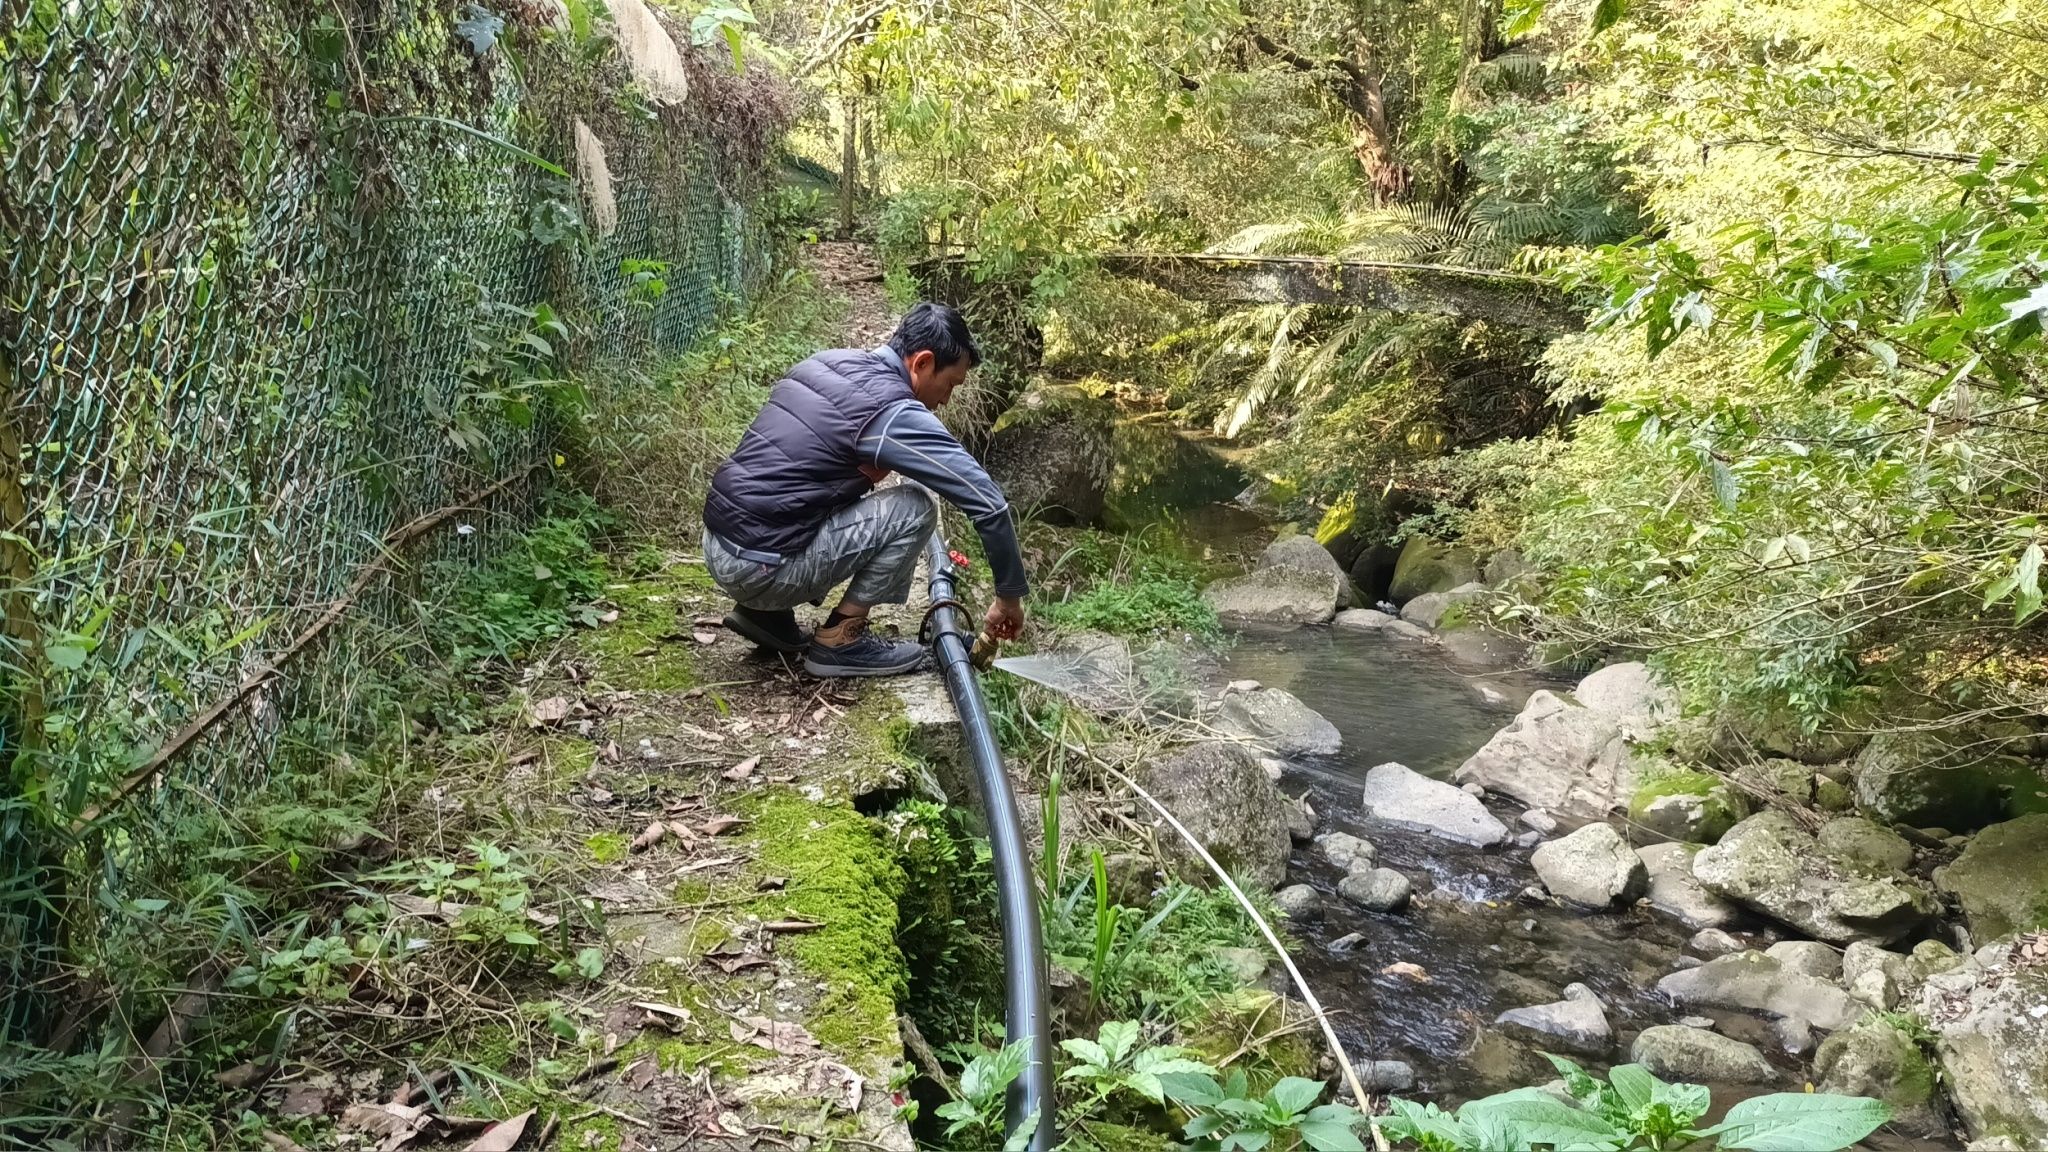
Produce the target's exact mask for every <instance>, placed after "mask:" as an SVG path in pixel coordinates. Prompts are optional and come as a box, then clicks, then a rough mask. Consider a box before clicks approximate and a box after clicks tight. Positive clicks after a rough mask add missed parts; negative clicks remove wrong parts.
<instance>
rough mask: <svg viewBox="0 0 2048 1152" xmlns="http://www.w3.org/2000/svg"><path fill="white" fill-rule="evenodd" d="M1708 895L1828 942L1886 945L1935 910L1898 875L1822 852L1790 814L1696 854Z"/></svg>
mask: <svg viewBox="0 0 2048 1152" xmlns="http://www.w3.org/2000/svg"><path fill="white" fill-rule="evenodd" d="M1692 873H1693V875H1694V876H1696V877H1698V878H1699V882H1700V883H1701V884H1702V885H1703V886H1705V888H1706V889H1707V891H1709V892H1712V893H1714V894H1715V895H1717V896H1720V897H1723V898H1724V899H1728V900H1733V901H1735V902H1736V903H1738V904H1741V905H1743V906H1745V907H1748V908H1752V909H1754V910H1756V911H1758V912H1761V913H1763V914H1764V915H1766V916H1769V917H1771V918H1772V919H1774V920H1777V921H1780V922H1781V923H1785V924H1789V925H1791V926H1792V927H1794V928H1797V929H1799V930H1800V931H1801V932H1804V933H1806V934H1807V935H1809V936H1812V937H1814V938H1815V939H1818V940H1825V941H1827V942H1828V943H1830V944H1837V945H1840V944H1847V943H1849V942H1850V941H1852V940H1873V941H1877V942H1879V943H1890V942H1891V941H1894V940H1898V939H1902V938H1904V937H1907V936H1911V935H1914V934H1915V933H1917V932H1919V931H1920V930H1922V929H1923V928H1925V927H1926V926H1927V924H1928V923H1929V921H1931V920H1932V918H1933V916H1934V913H1935V907H1936V905H1935V900H1934V896H1933V893H1931V892H1929V891H1928V890H1927V889H1926V888H1925V887H1924V886H1922V885H1921V884H1920V883H1919V882H1918V881H1916V880H1914V879H1912V878H1910V877H1908V876H1905V875H1904V874H1901V873H1897V872H1876V871H1874V870H1872V869H1868V868H1865V867H1863V866H1862V865H1861V864H1858V863H1855V862H1850V861H1843V860H1839V859H1837V858H1835V857H1832V856H1829V855H1827V854H1826V853H1825V852H1823V851H1822V850H1821V848H1820V845H1819V844H1818V843H1817V842H1816V841H1815V839H1814V837H1813V836H1812V835H1810V834H1809V833H1808V832H1807V831H1806V830H1805V829H1804V828H1802V827H1801V826H1800V824H1799V822H1798V820H1797V819H1796V818H1795V817H1793V816H1792V815H1791V814H1790V813H1788V812H1782V811H1778V810H1775V809H1774V810H1772V811H1769V812H1762V813H1759V814H1757V815H1755V816H1751V817H1750V818H1749V819H1747V820H1744V821H1743V822H1742V823H1740V824H1737V825H1736V826H1735V827H1734V828H1733V829H1731V830H1730V831H1729V832H1728V834H1727V835H1726V836H1723V837H1722V838H1721V842H1720V843H1718V844H1716V845H1714V846H1713V847H1711V848H1707V849H1705V850H1703V851H1701V852H1700V854H1699V855H1697V856H1695V857H1693V861H1692Z"/></svg>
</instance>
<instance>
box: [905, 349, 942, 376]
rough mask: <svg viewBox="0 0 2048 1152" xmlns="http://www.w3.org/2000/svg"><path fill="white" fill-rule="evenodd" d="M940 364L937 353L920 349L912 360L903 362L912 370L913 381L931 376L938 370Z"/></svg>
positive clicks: (913, 353)
mask: <svg viewBox="0 0 2048 1152" xmlns="http://www.w3.org/2000/svg"><path fill="white" fill-rule="evenodd" d="M938 364H939V357H938V355H937V353H934V352H933V351H932V350H931V349H929V348H920V349H918V350H917V351H915V352H912V353H911V354H910V359H908V360H905V361H904V362H903V366H904V367H905V368H907V369H909V370H910V378H911V379H913V380H918V379H922V378H924V377H927V376H930V375H931V374H932V373H933V372H935V371H937V370H938Z"/></svg>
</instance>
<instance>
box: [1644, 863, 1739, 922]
mask: <svg viewBox="0 0 2048 1152" xmlns="http://www.w3.org/2000/svg"><path fill="white" fill-rule="evenodd" d="M1697 851H1699V849H1697V848H1695V847H1693V846H1692V845H1690V844H1651V845H1648V846H1646V847H1643V848H1638V849H1636V857H1637V858H1638V859H1640V860H1641V861H1642V862H1643V869H1644V871H1645V872H1647V873H1648V874H1649V877H1650V891H1649V896H1650V907H1652V908H1655V909H1656V910H1657V911H1659V912H1662V913H1664V914H1665V915H1667V916H1671V917H1673V918H1675V919H1676V920H1677V921H1678V922H1679V923H1681V924H1683V925H1685V926H1686V927H1687V928H1691V929H1694V930H1696V931H1703V930H1705V929H1708V928H1726V927H1727V926H1728V925H1730V924H1732V923H1734V922H1735V918H1736V915H1737V913H1736V909H1735V905H1733V904H1730V903H1728V902H1727V901H1726V900H1723V899H1721V898H1720V897H1719V896H1716V895H1714V894H1713V893H1712V892H1709V891H1707V890H1706V889H1705V888H1703V887H1701V886H1700V882H1699V880H1698V879H1697V878H1695V877H1694V876H1693V874H1692V857H1693V853H1695V852H1697Z"/></svg>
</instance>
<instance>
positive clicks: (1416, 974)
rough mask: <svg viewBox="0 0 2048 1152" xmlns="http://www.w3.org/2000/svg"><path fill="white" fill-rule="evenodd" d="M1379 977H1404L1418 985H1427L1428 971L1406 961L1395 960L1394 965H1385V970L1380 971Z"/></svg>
mask: <svg viewBox="0 0 2048 1152" xmlns="http://www.w3.org/2000/svg"><path fill="white" fill-rule="evenodd" d="M1380 975H1382V976H1405V977H1407V978H1408V979H1410V980H1414V981H1416V982H1418V983H1422V984H1427V983H1429V971H1428V970H1427V969H1425V968H1424V967H1423V966H1422V965H1420V964H1410V963H1409V962H1407V961H1406V960H1397V961H1395V962H1394V963H1392V964H1389V965H1387V966H1386V967H1385V968H1382V969H1380Z"/></svg>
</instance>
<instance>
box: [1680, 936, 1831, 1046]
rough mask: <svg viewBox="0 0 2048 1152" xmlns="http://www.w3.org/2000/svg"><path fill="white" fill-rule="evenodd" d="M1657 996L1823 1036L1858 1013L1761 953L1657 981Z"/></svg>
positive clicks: (1813, 980)
mask: <svg viewBox="0 0 2048 1152" xmlns="http://www.w3.org/2000/svg"><path fill="white" fill-rule="evenodd" d="M1657 991H1659V992H1662V993H1663V994H1664V995H1665V996H1667V997H1669V998H1670V999H1671V1001H1672V1002H1673V1003H1675V1004H1679V1005H1682V1006H1685V1007H1698V1008H1739V1009H1742V1010H1743V1011H1745V1012H1761V1013H1763V1014H1764V1015H1766V1016H1771V1017H1774V1018H1777V1019H1781V1020H1795V1021H1798V1022H1800V1023H1803V1024H1805V1025H1807V1026H1809V1027H1812V1028H1818V1029H1820V1030H1822V1031H1825V1032H1837V1031H1840V1030H1841V1029H1844V1028H1847V1027H1849V1026H1850V1025H1852V1024H1854V1023H1856V1021H1857V1020H1858V1019H1859V1018H1861V1017H1862V1015H1863V1012H1864V1009H1863V1006H1862V1005H1860V1004H1857V1003H1856V1002H1855V1001H1853V1000H1851V999H1849V994H1848V993H1846V992H1844V991H1842V990H1841V989H1840V988H1839V987H1837V986H1835V985H1834V984H1833V983H1831V982H1829V981H1826V980H1823V979H1821V978H1820V977H1818V976H1810V975H1808V974H1806V973H1804V972H1800V971H1797V970H1795V969H1793V968H1790V967H1788V966H1786V965H1784V964H1781V963H1779V962H1778V961H1776V960H1773V959H1771V958H1770V957H1768V956H1766V955H1764V954H1763V953H1761V952H1738V953H1736V954H1735V955H1733V956H1723V957H1721V958H1720V959H1718V960H1709V961H1707V962H1706V963H1705V964H1702V965H1700V966H1699V967H1697V968H1686V969H1683V970H1681V971H1678V972H1673V973H1672V974H1671V975H1669V976H1666V977H1664V978H1663V979H1662V980H1659V981H1657Z"/></svg>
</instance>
